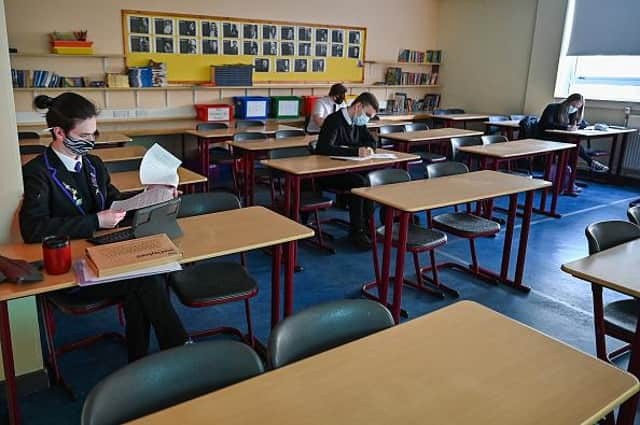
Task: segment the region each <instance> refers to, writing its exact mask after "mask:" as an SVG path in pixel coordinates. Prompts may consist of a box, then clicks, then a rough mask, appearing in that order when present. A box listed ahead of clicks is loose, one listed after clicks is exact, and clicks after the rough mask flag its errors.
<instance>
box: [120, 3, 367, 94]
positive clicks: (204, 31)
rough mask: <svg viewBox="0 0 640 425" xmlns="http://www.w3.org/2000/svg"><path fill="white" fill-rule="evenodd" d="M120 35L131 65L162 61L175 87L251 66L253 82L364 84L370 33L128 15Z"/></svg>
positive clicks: (197, 17)
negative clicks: (219, 70)
mask: <svg viewBox="0 0 640 425" xmlns="http://www.w3.org/2000/svg"><path fill="white" fill-rule="evenodd" d="M122 29H123V31H122V32H123V42H124V52H125V58H126V63H127V66H130V67H134V66H147V65H148V64H149V60H150V59H153V60H154V61H155V62H164V63H166V64H167V72H168V79H169V82H172V83H185V82H205V81H211V66H212V65H230V64H247V65H253V66H254V68H253V81H254V82H262V83H268V82H334V81H343V82H351V83H361V82H363V81H364V68H363V63H364V60H365V57H364V54H365V47H366V39H367V29H366V28H364V27H351V26H336V25H321V24H310V23H301V22H283V21H267V20H259V19H240V18H229V17H220V16H203V15H186V14H178V13H164V12H149V11H139V10H122Z"/></svg>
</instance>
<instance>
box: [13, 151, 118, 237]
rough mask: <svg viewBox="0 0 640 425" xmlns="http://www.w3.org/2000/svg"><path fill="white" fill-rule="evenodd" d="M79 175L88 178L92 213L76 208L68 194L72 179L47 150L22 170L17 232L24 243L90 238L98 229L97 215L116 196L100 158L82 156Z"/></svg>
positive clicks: (72, 187) (60, 162) (53, 153)
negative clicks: (52, 237)
mask: <svg viewBox="0 0 640 425" xmlns="http://www.w3.org/2000/svg"><path fill="white" fill-rule="evenodd" d="M82 166H83V167H82V172H83V173H86V175H87V176H88V177H89V181H90V183H89V189H90V192H91V194H90V195H87V196H92V197H93V205H95V206H96V208H93V210H92V211H84V210H83V208H82V207H80V208H78V207H77V206H76V204H75V202H74V201H73V197H72V193H71V191H70V190H64V188H71V189H75V186H76V185H75V179H74V178H73V176H72V175H71V173H70V172H69V171H67V169H66V168H65V166H64V164H62V161H60V159H59V158H58V156H57V155H56V154H55V152H53V150H52V148H51V147H49V148H47V150H46V151H45V152H44V153H43V154H41V155H38V156H37V157H36V158H34V159H32V160H31V161H29V162H28V163H27V164H25V165H24V166H23V167H22V175H23V179H24V199H23V202H22V207H21V208H20V214H19V219H20V232H21V233H22V238H23V239H24V241H25V242H27V243H36V242H41V241H42V239H43V238H44V237H45V236H49V235H65V236H69V237H70V238H72V239H81V238H88V237H90V236H91V235H92V234H93V232H95V231H96V230H97V229H98V227H99V226H98V216H97V214H96V213H98V212H99V211H100V210H104V209H108V208H109V206H110V205H111V203H112V202H113V201H114V200H117V199H119V198H120V192H119V191H118V190H117V189H116V188H115V187H114V186H113V185H112V184H111V180H110V177H109V173H108V172H107V170H106V168H105V166H104V163H103V162H102V160H101V159H100V158H98V157H97V156H93V155H86V156H84V157H83V159H82Z"/></svg>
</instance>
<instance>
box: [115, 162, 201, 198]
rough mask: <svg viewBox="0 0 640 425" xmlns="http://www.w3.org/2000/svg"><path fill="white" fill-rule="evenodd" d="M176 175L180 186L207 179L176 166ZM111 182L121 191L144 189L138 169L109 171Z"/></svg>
mask: <svg viewBox="0 0 640 425" xmlns="http://www.w3.org/2000/svg"><path fill="white" fill-rule="evenodd" d="M178 177H179V178H180V186H182V185H185V184H194V183H204V182H206V181H207V178H206V177H205V176H203V175H201V174H198V173H196V172H194V171H191V170H188V169H186V168H183V167H180V168H178ZM111 183H112V184H113V185H114V186H115V187H116V188H117V189H118V190H119V191H120V192H122V193H128V192H138V191H140V190H142V189H144V186H142V183H140V171H139V170H132V171H119V172H116V173H111Z"/></svg>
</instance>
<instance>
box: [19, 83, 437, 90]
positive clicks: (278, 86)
mask: <svg viewBox="0 0 640 425" xmlns="http://www.w3.org/2000/svg"><path fill="white" fill-rule="evenodd" d="M331 86H332V84H256V85H254V86H225V87H221V86H212V87H208V86H166V87H26V88H24V87H20V88H14V89H13V90H14V91H18V92H29V91H38V92H47V91H50V92H54V91H79V92H82V91H87V92H89V91H173V90H260V89H313V88H328V87H331ZM347 87H348V88H350V87H363V88H365V87H366V88H381V89H387V88H389V89H391V88H394V89H395V88H425V89H426V88H437V87H440V85H438V84H435V85H411V84H409V85H385V84H361V83H357V84H347Z"/></svg>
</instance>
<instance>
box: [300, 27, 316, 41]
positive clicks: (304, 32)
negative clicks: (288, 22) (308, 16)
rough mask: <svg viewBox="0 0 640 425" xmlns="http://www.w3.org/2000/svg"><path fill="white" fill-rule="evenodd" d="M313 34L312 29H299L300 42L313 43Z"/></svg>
mask: <svg viewBox="0 0 640 425" xmlns="http://www.w3.org/2000/svg"><path fill="white" fill-rule="evenodd" d="M312 34H313V30H312V29H311V27H298V41H311V35H312Z"/></svg>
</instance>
